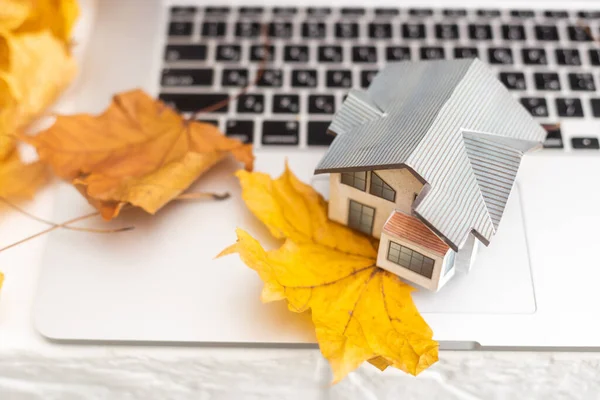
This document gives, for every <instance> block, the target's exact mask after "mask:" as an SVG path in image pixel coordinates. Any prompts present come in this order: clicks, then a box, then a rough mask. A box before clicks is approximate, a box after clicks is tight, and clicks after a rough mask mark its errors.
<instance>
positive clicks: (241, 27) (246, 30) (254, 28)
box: [235, 21, 261, 38]
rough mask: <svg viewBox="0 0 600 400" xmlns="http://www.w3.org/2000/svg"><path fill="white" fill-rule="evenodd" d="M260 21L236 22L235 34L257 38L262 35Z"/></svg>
mask: <svg viewBox="0 0 600 400" xmlns="http://www.w3.org/2000/svg"><path fill="white" fill-rule="evenodd" d="M260 29H261V28H260V23H259V22H253V21H242V22H238V23H236V24H235V36H237V37H241V38H257V37H259V36H260Z"/></svg>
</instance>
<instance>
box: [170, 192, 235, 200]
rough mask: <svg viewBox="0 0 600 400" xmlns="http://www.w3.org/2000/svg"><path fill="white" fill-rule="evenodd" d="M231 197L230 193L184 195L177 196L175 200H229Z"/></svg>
mask: <svg viewBox="0 0 600 400" xmlns="http://www.w3.org/2000/svg"><path fill="white" fill-rule="evenodd" d="M230 196H231V195H230V194H229V193H184V194H180V195H179V196H177V197H176V198H175V200H201V199H212V200H225V199H228V198H229V197H230Z"/></svg>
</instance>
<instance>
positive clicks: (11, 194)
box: [0, 151, 48, 199]
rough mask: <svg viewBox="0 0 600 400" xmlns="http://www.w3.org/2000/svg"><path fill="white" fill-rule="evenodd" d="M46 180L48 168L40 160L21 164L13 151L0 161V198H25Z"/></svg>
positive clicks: (30, 195)
mask: <svg viewBox="0 0 600 400" xmlns="http://www.w3.org/2000/svg"><path fill="white" fill-rule="evenodd" d="M47 181H48V170H47V168H46V166H45V165H44V164H42V163H40V162H34V163H31V164H23V163H22V162H21V160H20V159H19V155H18V153H17V152H16V151H14V152H13V153H12V154H11V155H10V156H8V157H7V158H5V159H4V160H3V161H0V198H2V199H27V198H31V197H32V196H33V194H34V193H35V191H36V190H37V189H38V188H39V187H40V186H42V185H43V184H44V183H46V182H47Z"/></svg>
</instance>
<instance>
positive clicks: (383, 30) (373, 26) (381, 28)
mask: <svg viewBox="0 0 600 400" xmlns="http://www.w3.org/2000/svg"><path fill="white" fill-rule="evenodd" d="M369 37H370V38H372V39H390V38H391V37H392V24H381V23H370V24H369Z"/></svg>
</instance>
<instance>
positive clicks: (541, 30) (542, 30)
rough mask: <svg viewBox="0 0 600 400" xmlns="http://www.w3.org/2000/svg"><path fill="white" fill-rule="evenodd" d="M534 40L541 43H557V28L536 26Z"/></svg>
mask: <svg viewBox="0 0 600 400" xmlns="http://www.w3.org/2000/svg"><path fill="white" fill-rule="evenodd" d="M535 38H536V39H537V40H543V41H557V40H559V37H558V28H557V27H556V26H554V25H536V26H535Z"/></svg>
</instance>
